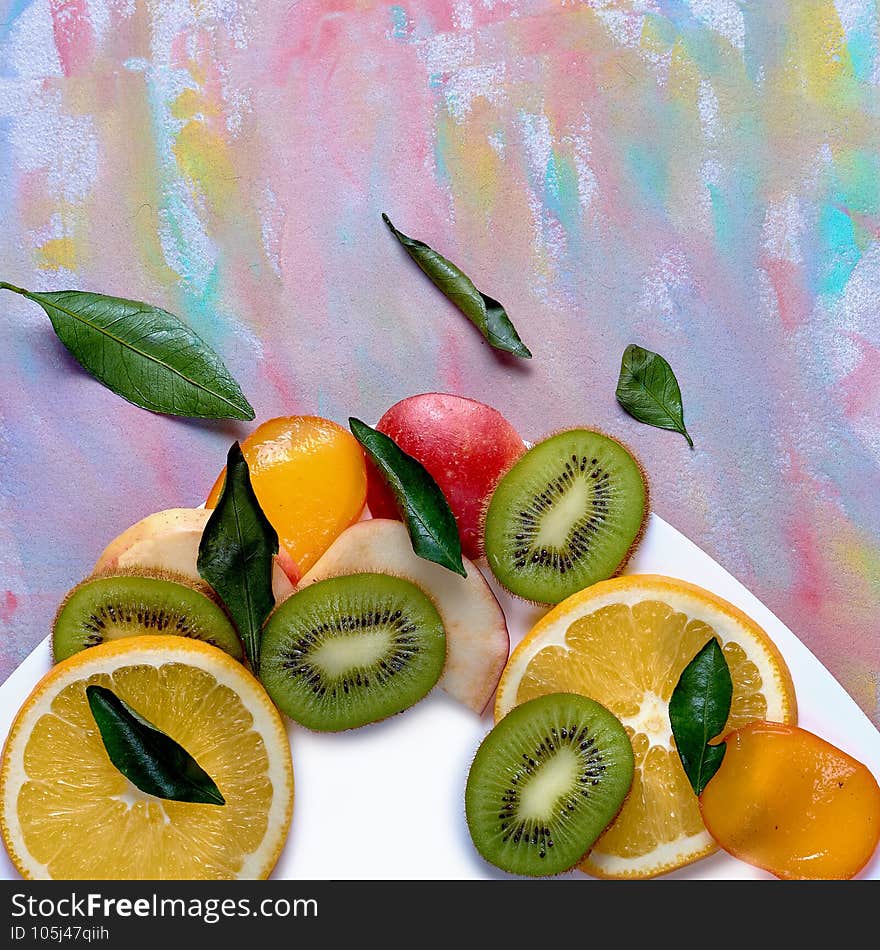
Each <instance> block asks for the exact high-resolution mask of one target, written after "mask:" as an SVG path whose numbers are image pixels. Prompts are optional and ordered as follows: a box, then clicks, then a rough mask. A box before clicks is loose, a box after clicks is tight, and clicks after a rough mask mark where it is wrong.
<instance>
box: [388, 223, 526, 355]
mask: <svg viewBox="0 0 880 950" xmlns="http://www.w3.org/2000/svg"><path fill="white" fill-rule="evenodd" d="M382 220H383V221H384V222H385V223H386V224H387V225H388V229H389V230H390V231H391V233H392V234H393V235H394V236H395V237H396V238H397V240H398V241H400V243H401V244H402V245H403V246H404V248H405V249H406V252H407V254H409V256H410V257H411V258H412V259H413V260H414V261H415V262H416V263H417V264H418V265H419V267H421V269H422V270H423V271H424V272H425V273H426V274H427V275H428V278H429V279H430V281H431V283H432V284H433V285H434V286H435V287H436V288H437V289H438V290H440V291H441V292H442V293H444V294H446V296H447V297H448V298H449V299H450V300H451V301H452V302H453V303H454V304H455V306H456V307H458V309H459V310H461V312H462V313H463V314H464V315H465V316H466V317H467V318H468V320H470V321H471V323H473V324H474V326H476V327H477V329H478V330H479V331H480V333H482V334H483V336H484V337H485V338H486V339H487V340H488V341H489V343H490V344H491V345H492V346H493V347H495V349H496V350H503V351H504V352H505V353H512V354H513V355H514V356H520V357H522V358H523V359H526V360H528V359H531V358H532V354H531V352H530V351H529V348H528V347H527V346H526V345H525V343H523V341H522V340H521V339H520V338H519V334H518V333H517V332H516V328H515V327H514V325H513V324H512V323H511V322H510V317H508V316H507V312H506V311H505V309H504V307H503V306H502V305H501V304H500V303H498V301H497V300H493V299H492V298H491V297H487V296H486V295H485V294H482V293H480V291H479V290H477V288H476V287H475V286H474V285H473V282H472V281H471V279H470V277H468V276H467V275H466V274H464V273H463V272H462V271H460V270H459V269H458V268H457V267H456V266H455V264H453V263H452V261H448V260H446V258H445V257H443V256H442V255H441V254H438V253H437V251H435V250H434V249H433V248H431V247H428V245H427V244H424V243H423V242H422V241H417V240H416V239H415V238H411V237H407V235H405V234H404V233H403V232H402V231H398V230H397V228H395V227H394V225H393V224H392V223H391V221H390V219H389V217H388V215H387V214H383V215H382Z"/></svg>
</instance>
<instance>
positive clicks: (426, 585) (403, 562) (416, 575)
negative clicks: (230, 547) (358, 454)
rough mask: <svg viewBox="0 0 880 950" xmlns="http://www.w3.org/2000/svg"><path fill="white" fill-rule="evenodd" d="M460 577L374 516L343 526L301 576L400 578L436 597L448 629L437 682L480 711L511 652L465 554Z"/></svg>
mask: <svg viewBox="0 0 880 950" xmlns="http://www.w3.org/2000/svg"><path fill="white" fill-rule="evenodd" d="M464 566H465V570H466V571H467V577H466V578H465V577H459V576H458V575H457V574H453V573H452V571H448V570H446V568H445V567H440V565H438V564H434V563H432V562H431V561H426V560H424V559H423V558H420V557H418V556H417V555H416V554H414V553H413V549H412V544H411V543H410V540H409V534H408V533H407V530H406V528H405V527H404V525H403V524H402V523H401V522H399V521H391V520H388V519H385V518H372V519H369V520H367V521H359V522H358V523H357V524H353V525H352V526H351V527H350V528H346V530H345V531H343V532H342V534H341V535H339V537H338V538H337V539H336V540H335V541H334V542H333V543H332V544H331V545H330V547H329V548H328V549H327V550H326V551H325V552H324V554H323V555H322V556H321V558H320V559H319V561H318V563H317V564H315V566H314V567H313V568H312V569H311V570H310V571H309V572H308V573H307V574H306V575H305V577H303V579H302V580H301V581H300V584H299V586H300V588H303V587H306V586H308V585H309V584H314V583H315V581H319V580H323V579H324V578H327V577H339V576H342V575H345V574H361V573H370V572H372V573H377V574H393V575H394V576H396V577H403V578H405V579H406V580H408V581H412V583H413V584H415V585H416V586H418V587H420V588H421V589H422V590H423V591H424V592H425V593H426V594H427V595H428V597H430V598H431V600H432V601H433V602H434V606H435V607H436V608H437V610H438V612H439V614H440V617H441V618H442V620H443V626H444V627H445V628H446V666H445V667H444V670H443V674H442V676H441V677H440V686H442V687H443V689H444V690H446V692H447V693H449V695H450V696H453V697H454V698H455V699H457V700H459V701H460V702H462V703H464V705H465V706H469V707H470V708H471V709H473V710H474V712H476V713H481V712H482V711H483V710H484V709H485V708H486V705H487V704H488V702H489V700H490V699H491V698H492V694H493V693H494V692H495V687H496V686H497V685H498V679H499V678H500V676H501V671H502V670H503V669H504V664H505V663H506V662H507V657H508V654H509V652H510V637H509V635H508V633H507V622H506V621H505V619H504V612H503V611H502V609H501V606H500V605H499V603H498V601H497V600H496V599H495V595H494V594H493V593H492V590H491V588H490V587H489V585H488V584H487V583H486V580H485V578H484V577H483V575H482V574H481V573H480V570H479V568H478V567H477V566H476V565H475V564H474V563H473V562H472V561H469V560H468V559H467V558H464Z"/></svg>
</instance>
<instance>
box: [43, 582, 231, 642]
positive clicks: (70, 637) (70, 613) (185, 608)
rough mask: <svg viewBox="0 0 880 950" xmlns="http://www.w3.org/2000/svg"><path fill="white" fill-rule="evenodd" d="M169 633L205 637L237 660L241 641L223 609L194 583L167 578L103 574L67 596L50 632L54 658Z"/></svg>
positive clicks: (193, 637) (196, 637)
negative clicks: (107, 642)
mask: <svg viewBox="0 0 880 950" xmlns="http://www.w3.org/2000/svg"><path fill="white" fill-rule="evenodd" d="M158 633H168V634H173V635H174V636H178V637H191V638H192V639H194V640H203V641H204V642H205V643H210V644H211V645H212V646H215V647H220V649H221V650H225V651H226V652H227V653H229V654H230V655H231V656H234V657H235V658H236V659H237V660H240V659H241V658H242V650H241V640H239V638H238V634H237V633H236V630H235V627H234V626H233V625H232V623H231V621H230V620H229V618H228V617H227V616H226V614H225V613H224V612H223V609H222V608H221V607H220V606H219V605H218V604H216V603H215V602H214V601H213V600H211V599H210V597H207V596H206V595H205V594H203V593H202V592H201V591H199V590H196V589H195V588H194V587H192V586H190V585H188V584H183V583H178V582H177V581H176V580H171V579H169V578H168V577H166V576H159V575H157V576H140V575H135V574H119V575H100V576H98V577H90V578H87V579H86V580H84V581H83V582H82V583H81V584H78V585H77V586H76V587H74V588H73V590H72V591H70V593H69V594H68V595H67V597H65V598H64V602H63V603H62V604H61V607H60V608H59V610H58V613H57V614H56V616H55V624H54V627H53V631H52V642H53V650H54V653H55V659H56V660H65V659H67V657H69V656H73V654H74V653H78V652H79V651H80V650H84V649H86V648H88V647H94V646H97V645H98V644H99V643H105V642H106V641H107V640H118V639H120V638H121V637H136V636H139V635H142V634H158Z"/></svg>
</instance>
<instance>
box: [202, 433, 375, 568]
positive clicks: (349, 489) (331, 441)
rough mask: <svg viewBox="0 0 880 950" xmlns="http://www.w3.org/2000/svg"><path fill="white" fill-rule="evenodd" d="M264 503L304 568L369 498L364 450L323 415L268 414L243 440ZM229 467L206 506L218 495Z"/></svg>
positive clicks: (298, 564)
mask: <svg viewBox="0 0 880 950" xmlns="http://www.w3.org/2000/svg"><path fill="white" fill-rule="evenodd" d="M241 450H242V452H243V453H244V457H245V459H246V460H247V463H248V469H249V470H250V475H251V483H252V484H253V486H254V493H255V494H256V496H257V500H258V501H259V502H260V507H261V508H262V509H263V511H264V512H265V514H266V517H267V518H268V519H269V521H270V523H271V524H272V527H273V528H274V529H275V530H276V531H277V532H278V537H279V539H280V541H281V543H282V544H283V545H284V547H285V548H287V550H288V551H289V552H290V554H291V556H292V557H293V560H294V561H296V563H297V566H298V567H299V569H300V571H301V572H302V573H303V574H305V573H306V571H308V569H309V568H310V567H311V566H312V565H313V564H314V563H315V561H317V560H318V558H319V557H320V556H321V555H322V554H323V553H324V552H325V551H326V550H327V548H328V547H330V545H331V543H332V542H333V541H334V540H335V538H336V537H337V535H339V534H341V533H342V531H344V530H345V529H346V528H347V527H348V526H349V525H351V524H354V522H355V521H357V520H358V518H359V517H360V514H361V512H362V511H363V508H364V503H365V502H366V498H367V470H366V464H365V462H364V454H363V451H362V449H361V447H360V445H359V444H358V442H357V440H356V439H355V437H354V436H353V435H352V434H351V433H350V432H349V431H348V430H347V429H343V428H342V426H340V425H337V424H336V423H335V422H332V421H331V420H329V419H322V418H320V417H319V416H282V417H280V418H278V419H269V420H268V421H267V422H264V423H263V424H262V425H260V426H258V427H257V428H256V429H254V431H253V432H252V433H251V434H250V435H249V436H248V437H247V438H246V439H245V440H244V441H243V442H242V443H241ZM225 477H226V472H225V469H224V471H223V472H222V473H221V474H220V477H219V478H218V479H217V482H216V484H215V485H214V487H213V488H212V489H211V494H210V495H209V496H208V500H207V502H206V507H208V508H213V507H214V506H215V505H216V504H217V499H218V498H219V497H220V491H221V489H222V488H223V481H224V479H225Z"/></svg>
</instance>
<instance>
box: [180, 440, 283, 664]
mask: <svg viewBox="0 0 880 950" xmlns="http://www.w3.org/2000/svg"><path fill="white" fill-rule="evenodd" d="M277 553H278V535H277V534H276V533H275V529H274V528H273V527H272V525H271V524H269V519H268V518H267V517H266V516H265V515H264V514H263V509H262V508H261V507H260V503H259V502H258V501H257V496H256V495H255V494H254V489H253V486H252V485H251V474H250V471H249V470H248V464H247V462H246V461H245V457H244V455H243V454H242V451H241V446H240V445H239V444H238V442H233V444H232V447H231V448H230V449H229V455H228V456H227V458H226V479H225V481H224V483H223V491H222V492H221V493H220V498H219V499H218V500H217V507H216V508H215V509H214V511H213V512H212V513H211V517H210V518H209V519H208V523H207V524H206V525H205V530H204V532H203V533H202V540H201V543H200V544H199V558H198V569H199V574H200V575H201V576H202V577H203V578H204V579H205V580H206V581H207V582H208V583H209V584H210V585H211V587H213V588H214V590H215V591H216V592H217V593H218V594H219V595H220V599H221V600H222V601H223V603H224V604H225V605H226V609H227V610H228V611H229V613H230V616H231V617H232V619H233V620H234V621H235V624H236V626H237V627H238V631H239V633H240V634H241V638H242V641H243V642H244V648H245V650H246V651H247V655H248V659H249V660H250V662H251V667H252V668H253V670H254V671H255V672H256V671H257V670H259V668H260V639H261V636H262V628H263V623H264V621H265V620H266V617H268V616H269V613H270V612H271V610H272V608H273V607H274V606H275V598H274V596H273V594H272V564H273V559H274V557H275V555H276V554H277Z"/></svg>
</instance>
